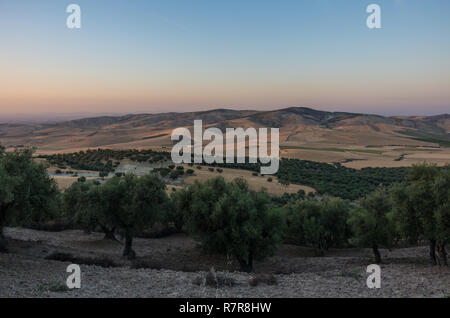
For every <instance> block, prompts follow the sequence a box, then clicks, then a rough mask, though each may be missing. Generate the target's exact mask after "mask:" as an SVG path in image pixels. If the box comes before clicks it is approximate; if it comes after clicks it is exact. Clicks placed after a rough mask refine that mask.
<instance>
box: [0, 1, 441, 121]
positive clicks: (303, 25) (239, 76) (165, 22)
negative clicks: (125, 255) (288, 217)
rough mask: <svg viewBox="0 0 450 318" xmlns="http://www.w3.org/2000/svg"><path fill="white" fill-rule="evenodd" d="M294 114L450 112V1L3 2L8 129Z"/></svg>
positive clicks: (1, 103)
mask: <svg viewBox="0 0 450 318" xmlns="http://www.w3.org/2000/svg"><path fill="white" fill-rule="evenodd" d="M71 3H75V4H78V5H79V6H80V7H81V29H68V28H67V27H66V19H67V17H68V16H69V14H68V13H66V8H67V6H68V5H69V4H71ZM371 3H375V4H378V5H380V7H381V21H382V28H381V29H369V28H368V27H367V26H366V19H367V17H368V16H369V14H368V13H366V8H367V6H368V5H369V4H371ZM291 106H306V107H312V108H315V109H321V110H329V111H350V112H363V113H376V114H382V115H432V114H441V113H450V1H448V0H431V1H430V0H368V1H366V0H292V1H291V0H271V1H268V0H160V1H156V0H155V1H153V0H114V1H107V0H95V1H94V0H69V1H65V0H42V1H38V0H0V118H1V116H11V115H20V114H40V115H41V116H42V115H43V114H56V113H57V114H70V113H77V114H80V113H141V112H145V113H156V112H166V111H179V112H184V111H197V110H206V109H214V108H230V109H259V110H266V109H267V110H268V109H279V108H284V107H291Z"/></svg>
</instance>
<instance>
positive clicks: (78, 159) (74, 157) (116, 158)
mask: <svg viewBox="0 0 450 318" xmlns="http://www.w3.org/2000/svg"><path fill="white" fill-rule="evenodd" d="M40 158H44V159H47V160H48V162H49V163H50V164H52V165H56V166H58V167H59V168H60V169H65V168H66V166H70V167H71V168H72V169H77V170H90V171H102V172H114V169H115V168H116V167H117V166H118V165H119V162H120V160H123V159H129V160H132V161H135V162H140V163H142V162H149V163H158V162H164V161H167V160H170V153H168V152H158V151H154V150H151V149H145V150H136V149H130V150H112V149H100V148H99V149H94V150H87V151H80V152H76V153H68V154H54V155H41V156H40Z"/></svg>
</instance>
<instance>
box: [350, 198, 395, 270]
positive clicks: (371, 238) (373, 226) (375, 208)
mask: <svg viewBox="0 0 450 318" xmlns="http://www.w3.org/2000/svg"><path fill="white" fill-rule="evenodd" d="M360 205H361V208H358V209H355V210H354V211H352V213H351V217H350V219H349V221H348V222H349V224H350V226H351V228H352V230H353V233H354V235H355V238H356V242H357V243H358V244H359V245H361V246H370V247H371V248H372V250H373V254H374V256H375V263H377V264H379V263H381V255H380V252H379V250H378V247H379V246H380V245H384V246H387V247H389V246H391V245H392V241H393V237H394V224H393V221H392V220H391V217H390V212H391V210H392V204H391V201H390V198H389V196H388V194H387V193H386V192H385V191H383V190H377V191H375V192H373V193H371V194H369V195H367V196H366V197H364V198H363V199H362V200H361V201H360Z"/></svg>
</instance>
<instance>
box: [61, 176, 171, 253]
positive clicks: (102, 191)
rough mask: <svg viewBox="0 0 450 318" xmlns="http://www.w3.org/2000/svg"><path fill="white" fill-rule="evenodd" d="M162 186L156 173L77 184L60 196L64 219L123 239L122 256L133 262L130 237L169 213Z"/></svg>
mask: <svg viewBox="0 0 450 318" xmlns="http://www.w3.org/2000/svg"><path fill="white" fill-rule="evenodd" d="M169 208H170V207H169V201H168V197H167V194H166V192H165V184H164V183H163V182H162V181H161V179H159V178H158V177H157V175H156V174H149V175H146V176H143V177H141V178H138V177H136V176H135V175H133V174H126V175H125V176H124V177H118V176H114V177H112V178H111V179H109V180H108V181H106V182H105V183H104V184H99V183H86V182H76V183H74V184H73V185H72V186H71V187H70V188H68V189H67V190H66V191H65V192H64V195H63V213H64V217H66V218H67V219H69V220H70V221H71V222H72V223H74V224H76V225H80V226H82V227H83V228H84V229H85V230H95V229H96V228H100V229H101V230H102V231H103V232H104V233H105V238H106V239H113V240H115V239H116V238H115V233H116V232H118V233H119V234H121V235H122V237H124V238H125V248H124V251H123V256H125V257H127V258H128V259H134V258H135V256H136V253H135V252H134V250H133V248H132V243H133V236H134V235H135V234H136V232H138V231H142V230H143V229H145V228H147V227H150V226H152V224H153V223H154V222H155V221H156V220H158V219H159V218H160V217H161V213H162V212H163V211H166V210H168V209H169Z"/></svg>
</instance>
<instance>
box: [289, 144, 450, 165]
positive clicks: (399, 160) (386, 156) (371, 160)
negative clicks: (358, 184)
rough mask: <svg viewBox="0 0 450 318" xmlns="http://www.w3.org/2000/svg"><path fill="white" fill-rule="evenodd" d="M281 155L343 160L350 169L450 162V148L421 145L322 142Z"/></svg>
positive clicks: (307, 158)
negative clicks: (366, 144) (349, 144)
mask: <svg viewBox="0 0 450 318" xmlns="http://www.w3.org/2000/svg"><path fill="white" fill-rule="evenodd" d="M281 156H282V157H285V158H294V159H301V160H310V161H319V162H326V163H334V162H340V163H342V164H343V165H344V166H346V167H349V168H355V169H361V168H366V167H408V166H411V165H413V164H416V163H421V162H424V161H426V162H429V163H435V164H437V165H439V166H443V165H446V164H450V148H446V147H442V148H438V147H419V146H415V147H412V146H408V147H406V146H383V147H379V146H377V147H375V146H369V147H367V146H342V145H336V144H321V145H317V144H314V145H309V146H284V147H282V150H281Z"/></svg>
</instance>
